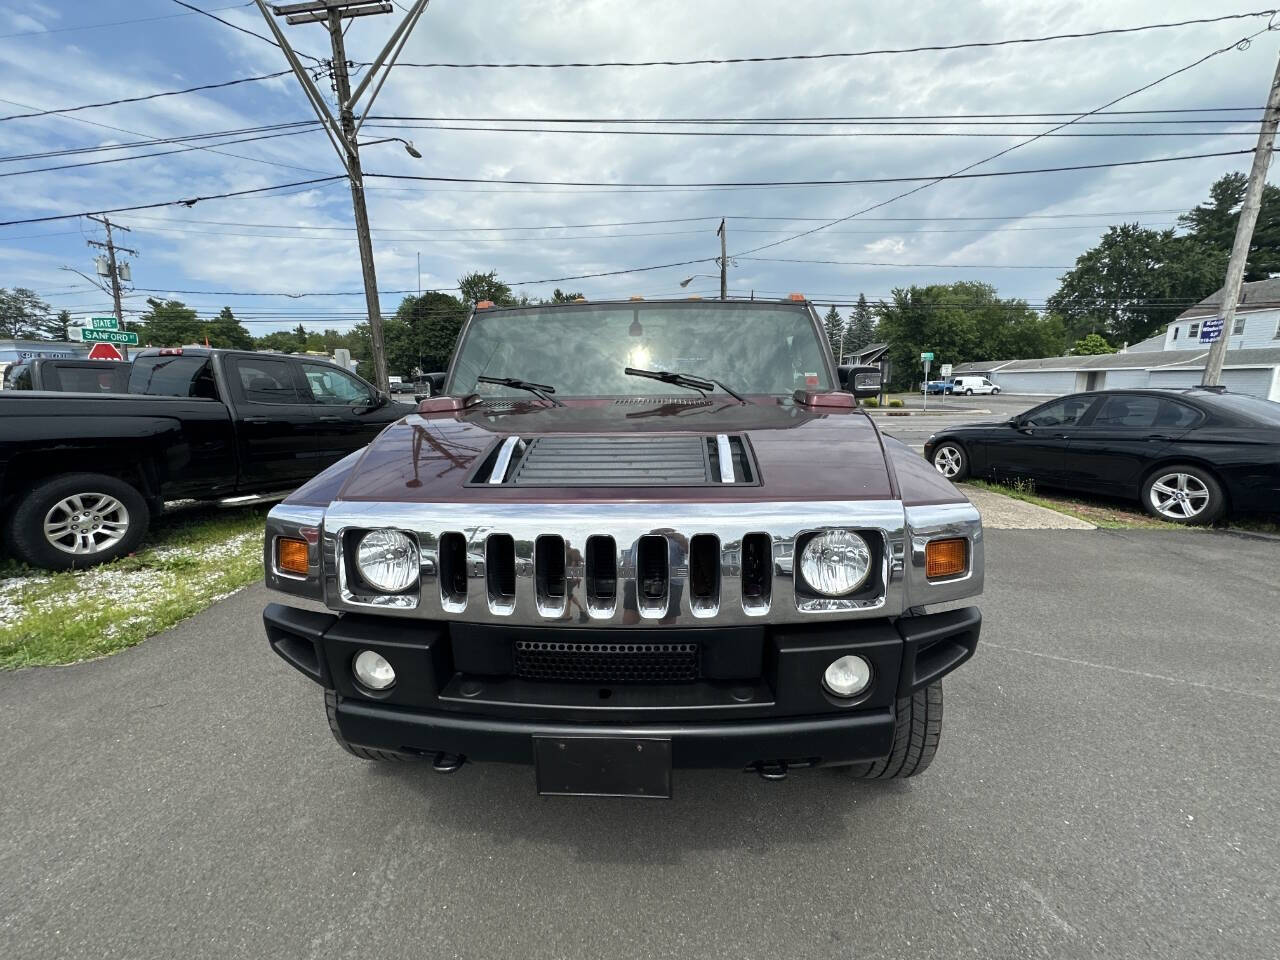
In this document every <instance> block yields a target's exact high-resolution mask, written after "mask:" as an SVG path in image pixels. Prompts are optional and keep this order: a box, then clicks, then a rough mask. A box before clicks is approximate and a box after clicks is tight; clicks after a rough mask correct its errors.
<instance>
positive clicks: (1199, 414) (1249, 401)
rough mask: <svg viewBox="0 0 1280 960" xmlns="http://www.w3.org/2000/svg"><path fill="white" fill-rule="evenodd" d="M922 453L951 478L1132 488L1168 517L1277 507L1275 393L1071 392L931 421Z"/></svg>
mask: <svg viewBox="0 0 1280 960" xmlns="http://www.w3.org/2000/svg"><path fill="white" fill-rule="evenodd" d="M924 455H925V458H926V459H928V460H929V462H930V463H932V464H933V465H934V467H936V468H937V470H938V472H939V473H941V474H942V475H943V476H944V477H947V478H949V479H952V480H960V479H963V478H964V477H967V476H973V477H989V478H992V479H995V480H1000V481H1006V480H1030V481H1033V482H1035V483H1039V484H1042V485H1044V486H1047V487H1063V488H1066V489H1073V490H1081V491H1085V492H1091V493H1102V494H1110V495H1112V496H1121V497H1135V498H1137V499H1138V500H1140V501H1141V502H1142V505H1143V507H1145V508H1146V510H1147V512H1149V513H1150V514H1152V515H1153V516H1156V517H1159V518H1160V519H1161V520H1170V521H1172V522H1174V523H1212V522H1213V521H1215V520H1217V519H1219V518H1220V517H1222V516H1223V515H1225V514H1226V513H1227V512H1228V511H1229V510H1230V511H1235V512H1238V513H1276V512H1280V403H1273V402H1272V401H1270V400H1260V399H1258V398H1256V397H1247V396H1243V395H1241V394H1234V393H1227V392H1225V391H1223V390H1217V389H1212V388H1203V387H1190V388H1186V389H1164V390H1156V389H1151V390H1102V391H1097V392H1094V393H1075V394H1071V395H1070V396H1065V397H1059V398H1057V399H1056V400H1050V401H1049V402H1048V403H1044V404H1041V405H1040V406H1038V407H1035V408H1033V409H1031V410H1028V411H1027V412H1026V413H1022V414H1019V415H1018V416H1017V417H1014V418H1013V419H1012V420H1008V421H1005V422H1003V423H975V424H968V425H965V426H958V427H950V428H948V429H946V430H943V431H940V432H939V433H937V434H934V435H933V436H932V437H930V438H929V439H928V441H927V442H926V443H925V445H924Z"/></svg>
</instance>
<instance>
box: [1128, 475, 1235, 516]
mask: <svg viewBox="0 0 1280 960" xmlns="http://www.w3.org/2000/svg"><path fill="white" fill-rule="evenodd" d="M1139 496H1140V498H1141V499H1142V506H1143V507H1144V508H1145V509H1146V511H1147V513H1149V514H1151V515H1152V516H1153V517H1155V518H1156V519H1158V520H1165V521H1168V522H1169V523H1181V524H1186V525H1194V524H1205V523H1213V522H1214V521H1215V520H1218V519H1220V518H1221V517H1222V515H1223V514H1224V513H1226V512H1227V498H1226V496H1225V495H1224V494H1223V492H1222V485H1221V484H1219V483H1218V481H1217V479H1216V478H1215V477H1214V476H1213V475H1212V474H1211V473H1209V472H1208V471H1207V470H1204V469H1202V468H1200V467H1196V466H1192V465H1191V464H1189V463H1175V464H1173V465H1171V466H1167V467H1160V468H1159V469H1157V470H1153V471H1152V472H1151V473H1150V474H1149V475H1148V476H1147V478H1146V480H1144V481H1143V482H1142V487H1141V490H1140V491H1139Z"/></svg>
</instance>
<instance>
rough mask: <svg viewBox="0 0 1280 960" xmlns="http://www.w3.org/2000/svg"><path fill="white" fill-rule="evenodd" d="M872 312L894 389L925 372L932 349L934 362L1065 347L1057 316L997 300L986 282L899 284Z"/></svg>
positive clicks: (1051, 351) (1047, 353)
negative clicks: (876, 318)
mask: <svg viewBox="0 0 1280 960" xmlns="http://www.w3.org/2000/svg"><path fill="white" fill-rule="evenodd" d="M875 312H876V314H877V315H878V316H879V323H878V325H877V327H876V334H877V336H878V337H879V338H880V339H882V340H884V341H886V342H887V343H888V344H889V351H888V354H889V359H890V360H891V361H892V362H893V371H892V375H891V379H892V384H893V385H894V387H895V388H907V387H910V386H911V385H912V384H913V383H915V382H918V381H919V380H920V379H921V378H922V377H923V375H924V371H923V368H922V367H921V365H920V354H921V353H924V352H931V353H933V355H934V357H935V365H936V364H941V363H966V362H969V361H979V360H1012V359H1017V358H1023V357H1048V356H1053V355H1055V354H1058V353H1061V351H1062V348H1063V339H1062V324H1061V322H1060V321H1058V320H1057V319H1056V318H1053V317H1042V316H1040V314H1038V313H1036V311H1034V310H1032V309H1031V308H1030V307H1029V306H1027V304H1026V301H1024V300H1015V299H1010V300H1004V299H1001V298H1000V297H999V296H997V294H996V290H995V287H992V286H991V285H990V284H986V283H974V282H968V281H966V282H962V283H948V284H934V285H932V286H927V287H916V286H912V287H908V288H898V289H896V290H894V291H893V296H892V300H891V302H889V303H885V302H884V301H881V302H880V303H878V304H876V306H875Z"/></svg>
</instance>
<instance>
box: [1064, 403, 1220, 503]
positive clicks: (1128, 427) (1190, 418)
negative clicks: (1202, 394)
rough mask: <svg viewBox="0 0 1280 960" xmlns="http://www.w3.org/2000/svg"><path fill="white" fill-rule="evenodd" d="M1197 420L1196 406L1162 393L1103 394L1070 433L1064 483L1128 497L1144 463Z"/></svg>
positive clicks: (1149, 460)
mask: <svg viewBox="0 0 1280 960" xmlns="http://www.w3.org/2000/svg"><path fill="white" fill-rule="evenodd" d="M1203 419H1204V416H1203V414H1201V413H1200V411H1198V410H1196V409H1195V408H1193V407H1190V406H1188V405H1187V404H1184V403H1179V402H1178V401H1176V400H1171V399H1168V398H1167V397H1157V396H1153V395H1151V394H1141V393H1111V394H1105V395H1104V396H1103V399H1102V401H1101V403H1100V404H1099V405H1098V407H1097V409H1096V410H1095V411H1094V413H1093V415H1092V416H1091V417H1090V418H1089V420H1088V421H1087V422H1086V423H1084V424H1082V425H1081V426H1079V427H1077V428H1076V429H1075V430H1074V432H1073V433H1072V436H1071V440H1070V443H1069V444H1068V447H1067V461H1066V467H1065V471H1064V473H1065V482H1066V483H1067V484H1069V485H1070V486H1072V487H1078V488H1079V489H1082V490H1099V491H1106V492H1110V493H1117V494H1122V495H1124V496H1130V497H1131V496H1133V495H1134V494H1135V493H1136V492H1137V489H1138V481H1139V480H1140V479H1141V477H1142V474H1143V473H1144V472H1145V471H1146V468H1147V466H1148V464H1151V463H1154V462H1155V460H1156V459H1157V458H1158V457H1160V456H1162V455H1163V454H1164V452H1165V451H1166V450H1167V449H1168V447H1169V445H1170V444H1171V443H1174V442H1175V441H1177V440H1178V439H1179V438H1181V437H1183V436H1185V435H1186V433H1187V432H1188V431H1189V430H1191V429H1192V428H1194V427H1195V426H1196V424H1198V423H1199V422H1200V421H1201V420H1203Z"/></svg>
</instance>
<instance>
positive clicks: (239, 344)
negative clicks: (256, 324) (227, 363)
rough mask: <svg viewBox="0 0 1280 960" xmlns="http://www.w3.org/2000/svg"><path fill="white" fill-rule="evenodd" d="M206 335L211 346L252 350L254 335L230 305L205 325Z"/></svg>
mask: <svg viewBox="0 0 1280 960" xmlns="http://www.w3.org/2000/svg"><path fill="white" fill-rule="evenodd" d="M204 335H205V336H206V337H207V338H208V340H209V346H211V347H224V348H227V349H230V350H252V349H253V337H252V336H251V335H250V334H249V331H248V330H246V329H245V328H244V326H243V325H242V324H241V323H240V321H239V320H237V319H236V318H235V314H233V313H232V312H231V308H230V307H223V308H222V311H221V312H220V313H219V314H218V315H217V316H216V317H215V318H214V319H212V320H210V321H209V322H208V323H207V324H205V327H204Z"/></svg>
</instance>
